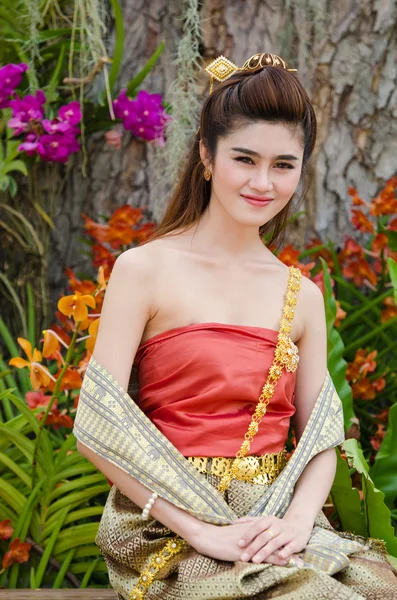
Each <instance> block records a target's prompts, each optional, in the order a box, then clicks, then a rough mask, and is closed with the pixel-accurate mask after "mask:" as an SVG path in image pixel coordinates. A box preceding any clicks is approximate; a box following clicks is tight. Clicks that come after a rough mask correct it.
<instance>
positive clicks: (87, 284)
mask: <svg viewBox="0 0 397 600" xmlns="http://www.w3.org/2000/svg"><path fill="white" fill-rule="evenodd" d="M65 275H67V276H68V278H69V285H70V287H71V288H72V290H73V291H74V292H80V294H93V293H94V292H95V290H96V287H97V286H96V285H95V283H94V282H93V281H91V279H83V280H81V279H78V278H77V277H76V275H75V274H74V273H73V271H72V269H69V268H68V267H67V268H66V269H65Z"/></svg>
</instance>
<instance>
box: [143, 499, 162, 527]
mask: <svg viewBox="0 0 397 600" xmlns="http://www.w3.org/2000/svg"><path fill="white" fill-rule="evenodd" d="M158 497H159V495H158V494H156V492H153V494H152V495H151V496H150V498H149V500H148V501H147V503H146V504H145V506H144V508H143V511H142V516H141V519H142V521H147V520H148V518H149V513H150V511H151V508H152V506H153V504H154V503H155V502H156V500H157V498H158Z"/></svg>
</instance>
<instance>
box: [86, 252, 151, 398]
mask: <svg viewBox="0 0 397 600" xmlns="http://www.w3.org/2000/svg"><path fill="white" fill-rule="evenodd" d="M147 254H148V253H147V251H146V247H145V246H142V247H140V248H133V249H131V250H127V251H126V252H124V253H123V254H121V255H120V256H119V257H118V258H117V260H116V263H115V265H114V267H113V270H112V274H111V276H110V279H109V283H108V287H107V290H106V293H105V299H104V303H103V307H102V312H101V320H100V325H99V330H98V335H97V340H96V343H95V348H94V352H93V356H94V358H95V359H96V360H97V361H98V362H99V363H100V364H101V365H102V366H103V367H105V369H106V370H107V371H108V372H109V373H110V374H111V375H113V377H114V378H115V379H116V380H117V381H118V382H119V384H120V385H121V387H122V388H123V389H124V390H127V387H128V381H129V377H130V373H131V368H132V364H133V361H134V357H135V353H136V351H137V348H138V346H139V343H140V340H141V338H142V334H143V331H144V329H145V325H146V323H147V321H148V320H149V319H150V315H151V311H152V298H153V293H152V288H153V285H152V279H153V265H151V267H152V268H149V264H148V258H147Z"/></svg>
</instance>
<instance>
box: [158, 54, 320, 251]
mask: <svg viewBox="0 0 397 600" xmlns="http://www.w3.org/2000/svg"><path fill="white" fill-rule="evenodd" d="M257 121H267V122H269V123H282V124H285V125H287V126H291V127H293V128H298V129H300V132H301V135H302V138H303V139H302V142H303V147H304V152H303V165H302V177H301V185H302V193H301V197H300V200H302V199H303V198H304V195H305V193H306V191H307V188H308V187H309V181H308V168H307V167H308V161H309V158H310V156H311V154H312V152H313V148H314V145H315V141H316V130H317V127H316V116H315V113H314V110H313V106H312V104H311V102H310V100H309V97H308V95H307V93H306V92H305V90H304V88H303V87H302V85H301V83H300V82H299V80H298V79H297V77H296V76H295V75H293V74H292V73H290V72H289V71H287V70H286V69H283V68H281V67H273V66H271V67H270V66H269V67H265V68H263V69H262V70H260V71H257V72H255V73H252V72H249V71H242V72H239V73H238V74H235V75H233V76H232V77H230V78H229V79H227V80H226V81H224V82H223V83H220V84H219V85H217V86H216V87H215V89H214V91H213V92H212V94H211V95H210V96H209V97H208V98H207V100H206V101H205V103H204V106H203V109H202V111H201V119H200V129H199V131H198V132H197V134H196V135H195V137H194V140H193V143H192V146H191V148H190V150H189V152H188V154H187V157H186V162H185V166H184V169H183V171H182V172H181V175H180V177H179V179H178V182H177V185H176V188H175V190H174V192H173V194H172V196H171V199H170V202H169V204H168V207H167V210H166V213H165V215H164V217H163V219H162V221H161V223H160V225H159V227H158V228H157V229H156V231H155V233H154V235H153V236H152V237H151V238H150V239H158V238H159V237H161V236H163V235H165V234H167V233H170V232H172V231H176V230H180V229H182V230H186V229H189V228H190V227H191V226H192V225H193V224H194V223H196V222H197V221H198V220H199V219H200V217H201V215H202V214H203V212H204V211H205V209H206V208H207V206H208V204H209V200H210V196H211V182H210V181H206V180H205V179H204V176H203V173H204V165H203V163H202V161H201V158H200V151H199V143H200V139H202V140H203V143H204V145H205V147H206V148H207V151H208V154H209V157H210V159H211V160H213V159H214V158H215V154H216V148H217V143H218V140H219V139H220V138H223V137H227V136H228V135H229V134H231V133H233V131H236V130H237V129H238V128H239V127H240V126H241V125H244V124H247V123H253V122H257ZM291 204H292V202H291V201H290V202H288V204H287V205H286V206H285V207H284V208H283V210H281V211H280V212H279V213H278V214H277V215H276V216H275V217H273V219H271V220H270V221H269V222H268V223H266V224H265V225H263V226H262V227H260V229H259V234H260V235H261V236H264V235H266V237H267V238H268V243H269V244H278V243H279V242H280V238H281V237H282V234H283V232H284V230H285V227H286V224H287V221H288V218H289V216H290V213H291Z"/></svg>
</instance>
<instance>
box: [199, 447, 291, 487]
mask: <svg viewBox="0 0 397 600" xmlns="http://www.w3.org/2000/svg"><path fill="white" fill-rule="evenodd" d="M187 460H188V461H189V462H190V463H191V464H192V465H193V466H194V467H195V468H196V469H197V471H198V472H199V473H205V474H211V475H216V476H217V477H223V476H224V475H227V474H229V473H232V477H233V478H235V479H240V480H241V481H249V482H250V483H256V484H259V485H265V484H270V483H273V481H274V480H275V479H276V478H277V477H278V476H279V474H280V473H281V471H282V470H283V469H284V467H285V465H286V464H287V457H286V451H285V449H284V450H281V451H280V452H277V453H276V454H264V455H263V456H244V457H243V458H234V457H233V458H223V457H222V456H216V457H206V456H188V457H187Z"/></svg>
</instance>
